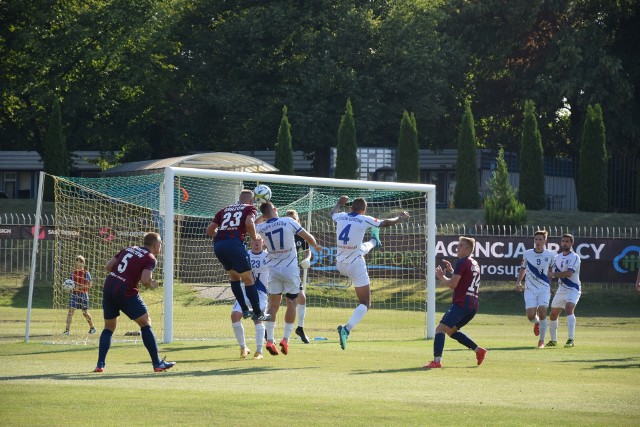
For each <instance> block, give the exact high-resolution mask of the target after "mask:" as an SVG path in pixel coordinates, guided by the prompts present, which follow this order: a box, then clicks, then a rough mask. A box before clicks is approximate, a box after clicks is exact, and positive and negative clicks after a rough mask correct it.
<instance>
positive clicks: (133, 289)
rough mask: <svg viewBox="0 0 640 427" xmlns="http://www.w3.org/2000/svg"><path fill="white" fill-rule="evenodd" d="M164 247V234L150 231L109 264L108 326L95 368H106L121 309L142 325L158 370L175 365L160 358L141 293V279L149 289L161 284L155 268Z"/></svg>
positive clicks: (104, 305)
mask: <svg viewBox="0 0 640 427" xmlns="http://www.w3.org/2000/svg"><path fill="white" fill-rule="evenodd" d="M161 248H162V242H161V239H160V235H159V234H158V233H146V234H145V235H144V237H143V239H142V246H130V247H128V248H124V249H122V250H121V251H120V252H118V253H117V254H116V255H115V256H114V257H113V258H111V260H109V262H108V263H107V265H106V266H105V268H106V271H107V278H106V279H105V281H104V293H103V295H102V309H103V311H104V329H103V330H102V334H101V335H100V346H99V349H98V364H97V365H96V368H95V369H94V371H93V372H104V367H105V360H106V358H107V352H108V351H109V347H111V337H112V336H113V332H114V331H115V330H116V326H117V325H118V316H120V311H122V312H123V313H124V314H126V315H127V316H128V317H129V319H131V320H133V321H134V322H136V323H137V324H138V325H139V326H140V333H141V336H142V342H143V344H144V346H145V347H146V348H147V351H148V352H149V356H151V363H153V370H154V372H162V371H166V370H167V369H169V368H172V367H173V366H174V365H175V362H166V361H165V360H164V359H162V360H160V356H158V344H157V343H156V337H155V335H154V334H153V329H151V319H150V317H149V312H148V311H147V306H146V305H145V303H144V301H143V300H142V298H140V295H139V294H138V283H139V282H141V283H142V284H143V285H144V286H145V287H146V288H149V289H156V288H157V287H158V282H156V280H155V279H154V278H153V270H154V269H155V268H156V256H157V255H158V254H159V253H160V249H161Z"/></svg>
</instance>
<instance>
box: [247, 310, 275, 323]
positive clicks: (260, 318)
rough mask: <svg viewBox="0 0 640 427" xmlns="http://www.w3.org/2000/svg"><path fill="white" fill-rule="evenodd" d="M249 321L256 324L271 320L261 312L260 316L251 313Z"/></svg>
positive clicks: (269, 316) (268, 315)
mask: <svg viewBox="0 0 640 427" xmlns="http://www.w3.org/2000/svg"><path fill="white" fill-rule="evenodd" d="M251 320H254V321H256V322H268V321H269V320H271V315H270V314H267V313H265V312H261V313H260V314H258V313H253V315H252V316H251Z"/></svg>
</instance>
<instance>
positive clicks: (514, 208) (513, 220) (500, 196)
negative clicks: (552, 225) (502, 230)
mask: <svg viewBox="0 0 640 427" xmlns="http://www.w3.org/2000/svg"><path fill="white" fill-rule="evenodd" d="M496 160H497V161H496V163H497V165H496V170H495V171H494V172H493V178H491V182H490V183H489V187H490V189H491V194H490V195H489V196H488V197H487V200H486V201H485V206H484V209H485V211H484V218H485V221H486V223H487V225H523V224H526V222H527V210H526V207H525V205H524V203H520V202H519V201H517V200H516V195H515V192H514V191H513V187H511V184H510V183H509V173H508V172H507V163H506V162H505V161H504V150H503V149H502V148H501V149H500V151H499V152H498V158H497V159H496Z"/></svg>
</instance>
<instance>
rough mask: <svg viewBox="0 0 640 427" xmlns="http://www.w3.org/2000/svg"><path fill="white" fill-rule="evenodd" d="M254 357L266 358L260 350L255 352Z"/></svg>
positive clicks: (256, 358) (258, 358)
mask: <svg viewBox="0 0 640 427" xmlns="http://www.w3.org/2000/svg"><path fill="white" fill-rule="evenodd" d="M253 358H254V359H255V360H260V359H264V356H263V355H262V353H260V352H259V351H256V352H255V353H254V354H253Z"/></svg>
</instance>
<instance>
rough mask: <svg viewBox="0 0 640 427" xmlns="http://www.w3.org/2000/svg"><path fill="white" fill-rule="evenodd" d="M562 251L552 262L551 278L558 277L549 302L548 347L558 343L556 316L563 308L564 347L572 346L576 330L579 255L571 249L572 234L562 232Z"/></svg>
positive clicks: (579, 291) (579, 290)
mask: <svg viewBox="0 0 640 427" xmlns="http://www.w3.org/2000/svg"><path fill="white" fill-rule="evenodd" d="M560 248H561V249H562V252H561V253H559V254H557V255H556V257H555V261H554V263H553V267H554V268H553V273H552V278H554V279H558V290H557V291H556V294H555V295H554V296H553V301H552V302H551V313H550V314H549V317H550V318H549V320H550V322H549V332H550V333H551V341H549V342H548V343H547V346H549V347H555V346H556V345H558V316H560V313H561V312H562V310H563V309H564V312H565V313H566V315H567V335H568V340H567V343H566V344H565V345H564V346H565V347H573V345H574V344H573V338H574V334H575V331H576V315H575V314H574V311H575V308H576V305H577V304H578V300H579V299H580V293H581V289H580V257H579V256H578V254H576V253H575V252H574V251H573V236H572V235H571V234H563V235H562V240H561V241H560Z"/></svg>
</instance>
